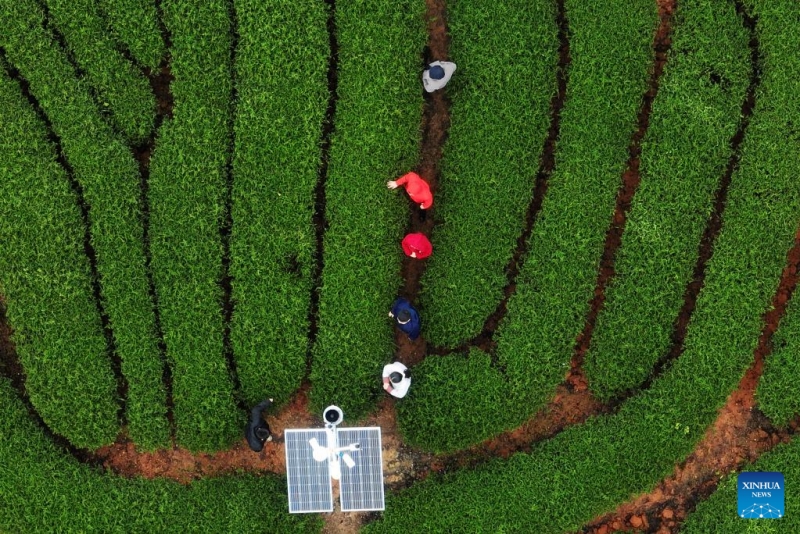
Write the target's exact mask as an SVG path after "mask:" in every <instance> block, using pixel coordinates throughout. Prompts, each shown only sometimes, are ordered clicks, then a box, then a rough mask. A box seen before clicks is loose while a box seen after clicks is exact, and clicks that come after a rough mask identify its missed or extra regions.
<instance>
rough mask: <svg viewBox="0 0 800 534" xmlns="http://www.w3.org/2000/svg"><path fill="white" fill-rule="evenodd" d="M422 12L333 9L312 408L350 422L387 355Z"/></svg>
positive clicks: (411, 147)
mask: <svg viewBox="0 0 800 534" xmlns="http://www.w3.org/2000/svg"><path fill="white" fill-rule="evenodd" d="M424 9H425V5H424V2H422V0H400V1H397V0H376V1H373V2H369V3H365V2H361V1H357V0H346V1H338V2H336V19H335V24H336V36H337V42H338V69H337V77H338V86H337V93H338V100H337V103H336V114H335V118H334V124H335V127H334V131H333V134H332V138H331V146H330V152H329V156H328V175H327V180H326V183H325V197H326V208H325V218H326V220H327V224H328V226H327V230H326V232H325V238H324V242H323V249H324V256H323V263H324V267H323V270H322V287H321V288H320V294H319V321H318V327H319V333H318V335H317V339H316V346H315V347H314V350H313V365H312V368H311V382H312V386H313V387H312V389H311V401H312V405H313V406H314V409H322V408H324V407H325V406H327V405H328V404H336V405H338V406H340V407H341V408H342V409H343V410H344V412H345V413H346V414H347V417H348V418H349V419H351V420H353V419H354V418H356V417H359V416H361V415H364V414H365V413H366V412H367V410H368V409H369V408H371V407H372V406H373V405H374V402H375V398H376V397H377V395H378V394H379V393H382V390H381V388H380V380H378V378H379V377H380V372H381V368H382V367H383V365H384V364H385V363H388V361H390V359H391V358H392V357H393V354H394V345H393V342H392V341H393V336H392V327H391V323H390V322H389V320H388V318H387V316H386V314H387V312H388V310H389V307H390V306H391V303H392V300H394V297H395V295H396V291H397V289H398V288H399V287H400V285H401V283H402V280H401V278H400V258H401V254H402V253H401V250H400V247H399V243H400V240H401V239H402V236H403V230H404V228H405V226H406V224H407V221H408V214H407V213H408V212H407V209H406V205H407V202H406V199H405V198H404V197H403V196H401V195H399V194H397V193H393V192H391V191H388V190H387V189H386V182H387V181H388V180H391V179H393V178H395V177H397V176H399V175H400V174H402V173H405V172H407V171H408V170H409V169H411V168H413V166H414V164H415V163H416V159H417V156H418V154H419V142H420V120H421V118H422V115H421V112H422V103H423V101H422V97H421V93H422V90H421V87H420V85H421V82H420V78H419V73H420V70H419V54H420V51H421V50H422V48H423V47H424V45H425V30H424V29H425V26H424V19H423V16H422V15H423V12H424Z"/></svg>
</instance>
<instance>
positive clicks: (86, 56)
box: [46, 0, 156, 143]
mask: <svg viewBox="0 0 800 534" xmlns="http://www.w3.org/2000/svg"><path fill="white" fill-rule="evenodd" d="M46 3H47V6H48V7H49V13H50V18H51V19H52V21H53V22H54V23H55V27H56V28H57V29H58V31H59V32H61V34H62V35H63V36H64V39H65V40H66V43H67V46H68V47H69V49H70V50H71V51H72V53H73V54H74V57H75V60H76V62H77V63H78V65H79V66H80V68H81V69H83V70H84V71H85V72H86V80H87V81H88V82H89V85H91V86H92V87H93V88H94V89H95V90H96V92H97V97H96V99H97V101H98V102H97V104H98V106H101V107H100V109H101V111H103V112H104V113H108V114H109V115H110V118H111V121H112V122H113V124H114V125H115V126H116V127H117V128H118V129H119V131H121V132H123V134H124V135H125V136H126V137H127V138H128V139H130V140H131V141H133V142H134V143H140V142H142V141H144V140H145V139H147V137H148V136H149V135H150V132H151V131H152V130H153V126H154V123H155V108H156V99H155V96H153V93H152V92H151V91H150V84H149V83H148V81H147V78H145V77H144V75H143V74H142V73H141V72H139V71H138V70H137V69H136V68H135V67H134V65H133V64H132V63H131V62H130V61H128V60H127V59H125V58H124V57H123V56H122V54H121V53H119V52H118V51H117V50H116V49H115V48H114V42H113V40H112V39H111V38H110V36H109V34H108V32H107V31H106V24H105V23H104V22H103V19H102V18H100V15H99V14H98V12H97V6H96V3H95V2H94V1H93V0H46Z"/></svg>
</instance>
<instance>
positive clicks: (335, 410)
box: [322, 406, 344, 425]
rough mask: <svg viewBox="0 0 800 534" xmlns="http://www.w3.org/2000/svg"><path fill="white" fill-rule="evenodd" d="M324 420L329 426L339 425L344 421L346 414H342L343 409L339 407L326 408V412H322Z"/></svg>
mask: <svg viewBox="0 0 800 534" xmlns="http://www.w3.org/2000/svg"><path fill="white" fill-rule="evenodd" d="M322 418H323V419H324V420H325V423H327V424H329V425H338V424H339V423H341V422H342V420H343V419H344V413H342V409H341V408H339V407H338V406H328V407H327V408H325V411H324V412H322Z"/></svg>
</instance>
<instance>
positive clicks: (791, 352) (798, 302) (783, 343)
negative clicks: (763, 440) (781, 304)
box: [756, 290, 800, 426]
mask: <svg viewBox="0 0 800 534" xmlns="http://www.w3.org/2000/svg"><path fill="white" fill-rule="evenodd" d="M772 347H773V349H772V354H771V355H770V357H769V358H767V361H766V364H765V365H764V374H763V375H762V376H761V381H760V382H759V384H758V389H757V390H756V400H757V402H758V406H759V408H761V410H762V411H763V412H764V413H765V414H766V415H767V417H769V418H770V420H771V421H772V422H773V423H774V424H776V425H780V426H785V425H787V424H788V423H789V421H790V420H791V419H792V418H793V417H795V416H796V415H797V414H798V413H800V383H798V377H800V358H798V354H800V295H798V294H797V291H796V290H795V293H794V296H793V297H792V301H791V302H790V303H789V308H788V309H787V311H786V315H785V316H784V317H783V319H781V324H780V327H779V328H778V331H777V332H775V335H774V336H773V338H772Z"/></svg>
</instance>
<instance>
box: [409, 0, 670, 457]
mask: <svg viewBox="0 0 800 534" xmlns="http://www.w3.org/2000/svg"><path fill="white" fill-rule="evenodd" d="M566 7H567V19H568V20H569V26H570V56H571V60H572V62H571V65H570V70H569V79H568V83H567V95H566V102H565V104H564V108H563V110H562V113H561V131H560V137H559V141H558V145H557V149H556V161H555V165H556V166H555V171H554V172H553V174H552V176H551V177H550V179H549V182H548V189H547V195H546V196H545V198H544V202H543V205H542V208H541V211H540V213H539V216H538V220H537V221H536V224H535V225H534V227H533V234H532V236H531V243H530V254H529V257H528V258H527V260H526V261H525V264H524V265H523V267H522V269H521V271H520V274H519V277H518V279H517V287H516V293H515V294H514V295H513V296H512V297H511V298H510V299H509V302H508V315H507V317H506V320H505V321H504V322H503V323H501V325H500V328H499V330H498V333H497V342H498V346H497V355H498V361H499V364H500V366H501V367H503V368H504V369H505V372H504V375H503V376H501V375H500V374H499V371H498V370H497V368H496V367H481V366H467V369H474V370H477V369H483V372H481V373H480V374H467V373H465V372H463V371H460V370H457V369H447V370H446V369H444V368H443V367H438V366H436V367H433V368H432V369H431V371H432V372H436V373H446V374H451V373H454V372H455V373H459V375H460V376H459V381H460V382H463V383H467V382H473V383H484V382H489V383H495V382H496V381H497V380H506V381H507V384H508V385H507V386H506V387H507V391H506V394H505V395H504V396H503V399H504V402H505V405H504V408H503V409H502V410H500V412H501V413H502V415H503V416H502V417H501V418H499V419H496V420H494V421H487V422H486V423H485V424H483V425H481V426H482V429H481V432H475V431H474V429H473V428H471V427H470V425H469V424H468V423H469V421H470V417H472V416H471V414H470V412H469V411H465V410H464V408H463V406H462V404H461V402H462V399H461V398H460V395H459V394H453V395H450V396H445V397H443V398H442V399H441V402H439V403H438V406H437V407H436V408H435V409H423V408H422V406H426V407H428V408H431V404H430V403H428V402H425V403H422V404H420V408H419V409H417V408H416V407H415V406H409V407H408V409H407V410H404V411H403V412H402V413H401V418H400V424H401V425H402V428H403V432H404V434H405V436H406V437H407V438H408V439H409V440H410V441H412V442H414V443H416V444H419V445H423V446H425V447H430V448H433V449H436V450H448V449H457V448H460V447H464V446H466V445H470V444H473V443H477V442H479V441H481V440H483V439H485V438H487V437H489V436H491V435H492V434H496V433H498V432H500V431H502V430H504V429H506V428H509V427H513V426H516V424H518V423H520V422H522V420H524V419H525V418H526V417H528V416H530V415H531V414H533V413H535V412H536V411H537V410H538V409H539V408H540V407H541V406H542V405H543V404H544V402H545V401H546V400H547V399H549V398H550V397H551V396H552V394H553V391H554V390H555V387H556V385H557V384H558V383H559V382H560V381H561V380H563V377H564V373H565V372H566V370H567V368H568V364H569V359H570V357H571V356H572V349H573V347H574V344H575V337H576V336H577V335H578V333H579V332H580V331H581V328H582V327H583V324H584V318H585V314H586V311H587V310H588V302H589V299H590V298H591V295H592V291H593V290H594V285H595V281H596V277H597V265H598V263H599V261H600V255H601V253H602V249H603V242H604V238H605V232H606V229H607V228H608V224H609V222H610V218H611V214H612V213H613V210H614V198H615V195H616V192H617V190H618V188H619V184H620V177H621V175H622V171H623V170H624V167H625V163H626V160H627V157H628V150H627V148H628V145H629V143H630V138H631V135H632V133H633V131H634V129H635V123H636V113H637V111H638V109H639V105H640V103H641V98H642V94H643V93H644V91H645V87H646V82H647V70H648V67H649V66H650V65H651V64H652V61H653V49H652V42H653V31H654V28H655V26H656V24H657V21H658V17H657V13H656V6H655V4H653V3H652V2H651V1H649V0H634V1H629V0H616V1H614V2H607V1H604V2H599V1H591V2H587V1H585V0H581V1H576V2H570V1H568V2H567V3H566ZM598 12H602V13H604V15H603V16H602V17H599V16H597V13H598ZM478 13H479V12H477V11H475V12H469V11H467V12H466V13H465V16H473V15H475V14H478ZM549 23H550V24H554V22H553V21H550V22H549ZM543 61H547V62H548V64H551V63H550V62H551V58H549V57H547V58H546V59H544V60H543ZM461 76H463V77H467V76H468V73H461ZM453 120H454V121H456V120H458V118H457V117H454V119H453ZM460 252H461V253H462V254H471V253H472V251H471V250H470V251H467V250H462V251H460ZM476 298H482V297H480V294H479V293H476ZM425 370H426V369H425V368H423V369H421V370H420V371H421V372H416V373H415V376H417V377H420V378H421V380H420V383H421V384H436V383H439V382H440V381H442V380H443V377H440V376H431V377H427V378H425V380H424V381H423V380H422V378H423V377H422V375H423V374H424V372H425ZM462 373H463V374H462ZM413 394H414V396H415V397H419V398H425V399H430V398H434V397H436V398H438V395H439V394H438V393H435V392H433V391H428V390H427V389H425V388H424V387H417V386H416V384H415V391H414V393H413ZM444 421H447V423H446V425H447V428H451V427H452V428H453V429H456V430H454V432H452V433H449V432H431V431H426V432H418V431H417V429H422V428H425V429H430V428H433V427H434V426H438V425H441V424H443V422H444ZM458 429H460V430H458Z"/></svg>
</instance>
